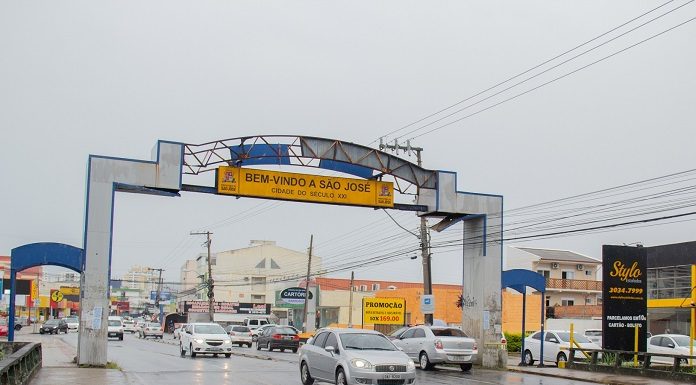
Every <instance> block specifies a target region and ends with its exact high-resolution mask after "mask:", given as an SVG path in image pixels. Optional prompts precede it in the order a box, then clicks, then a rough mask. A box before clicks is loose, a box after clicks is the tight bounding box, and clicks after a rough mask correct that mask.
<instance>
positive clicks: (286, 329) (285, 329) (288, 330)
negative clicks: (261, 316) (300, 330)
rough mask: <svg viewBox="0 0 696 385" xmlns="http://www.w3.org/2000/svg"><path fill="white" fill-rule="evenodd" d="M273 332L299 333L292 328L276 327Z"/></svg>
mask: <svg viewBox="0 0 696 385" xmlns="http://www.w3.org/2000/svg"><path fill="white" fill-rule="evenodd" d="M273 332H274V333H276V334H297V333H295V331H294V330H293V329H291V328H275V329H274V330H273Z"/></svg>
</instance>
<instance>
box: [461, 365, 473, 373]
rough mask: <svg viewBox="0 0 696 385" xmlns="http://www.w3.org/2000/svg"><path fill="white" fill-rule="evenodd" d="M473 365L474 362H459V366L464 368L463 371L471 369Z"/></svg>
mask: <svg viewBox="0 0 696 385" xmlns="http://www.w3.org/2000/svg"><path fill="white" fill-rule="evenodd" d="M472 366H473V365H472V364H459V367H460V368H461V369H462V372H468V371H470V370H471V367H472Z"/></svg>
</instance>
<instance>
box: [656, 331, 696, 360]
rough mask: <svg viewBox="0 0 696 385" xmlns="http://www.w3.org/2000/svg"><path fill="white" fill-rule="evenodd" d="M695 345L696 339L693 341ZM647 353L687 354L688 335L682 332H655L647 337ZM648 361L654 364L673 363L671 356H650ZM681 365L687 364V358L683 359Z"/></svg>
mask: <svg viewBox="0 0 696 385" xmlns="http://www.w3.org/2000/svg"><path fill="white" fill-rule="evenodd" d="M694 346H696V341H694ZM648 353H664V354H680V355H685V356H688V355H689V336H685V335H682V334H656V335H654V336H652V337H650V338H649V339H648ZM650 362H651V363H655V364H667V365H672V364H674V358H673V357H665V356H651V357H650ZM680 364H682V365H687V364H688V360H687V359H683V360H682V361H681V363H680Z"/></svg>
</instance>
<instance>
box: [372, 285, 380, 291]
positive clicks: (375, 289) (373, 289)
mask: <svg viewBox="0 0 696 385" xmlns="http://www.w3.org/2000/svg"><path fill="white" fill-rule="evenodd" d="M377 290H379V283H373V284H372V291H377Z"/></svg>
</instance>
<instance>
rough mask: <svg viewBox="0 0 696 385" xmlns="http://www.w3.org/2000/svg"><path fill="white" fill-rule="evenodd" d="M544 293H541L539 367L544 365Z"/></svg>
mask: <svg viewBox="0 0 696 385" xmlns="http://www.w3.org/2000/svg"><path fill="white" fill-rule="evenodd" d="M544 297H546V293H541V352H540V353H539V367H543V366H544V324H545V323H546V322H544V302H545V301H546V298H544Z"/></svg>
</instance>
